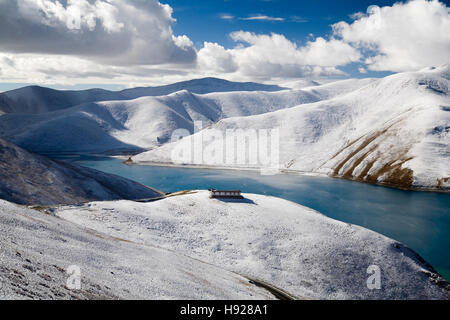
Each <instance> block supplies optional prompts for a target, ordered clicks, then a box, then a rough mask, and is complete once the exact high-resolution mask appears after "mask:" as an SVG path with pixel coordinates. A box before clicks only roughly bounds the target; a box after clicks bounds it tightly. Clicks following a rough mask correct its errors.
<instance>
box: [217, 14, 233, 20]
mask: <svg viewBox="0 0 450 320" xmlns="http://www.w3.org/2000/svg"><path fill="white" fill-rule="evenodd" d="M219 17H220V19H223V20H233V19H234V16H233V15H232V14H227V13H224V14H221V15H220V16H219Z"/></svg>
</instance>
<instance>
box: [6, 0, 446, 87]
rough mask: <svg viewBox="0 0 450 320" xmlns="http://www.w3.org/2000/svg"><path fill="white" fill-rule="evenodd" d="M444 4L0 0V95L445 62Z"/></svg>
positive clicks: (428, 0) (276, 78)
mask: <svg viewBox="0 0 450 320" xmlns="http://www.w3.org/2000/svg"><path fill="white" fill-rule="evenodd" d="M449 2H450V0H445V1H443V0H441V1H438V0H411V1H388V0H371V1H367V0H331V1H327V0H314V1H306V0H305V1H300V0H299V1H288V0H196V1H186V0H161V1H157V0H0V91H5V90H10V89H14V88H17V87H22V86H24V85H28V84H37V85H43V86H48V87H53V88H59V89H82V88H91V87H101V88H105V89H112V90H118V89H123V88H126V87H134V86H147V85H160V84H167V83H172V82H176V81H182V80H187V79H192V78H201V77H207V76H213V77H219V78H224V79H228V80H233V81H255V82H264V83H284V82H289V81H296V80H299V79H304V78H306V79H327V80H328V79H341V78H349V77H358V78H361V77H382V76H386V75H389V74H392V73H396V72H407V71H415V70H419V69H421V68H424V67H429V66H434V65H441V64H445V63H449V62H450V32H449V30H450V3H449Z"/></svg>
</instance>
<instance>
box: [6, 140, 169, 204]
mask: <svg viewBox="0 0 450 320" xmlns="http://www.w3.org/2000/svg"><path fill="white" fill-rule="evenodd" d="M161 195H162V194H161V193H160V192H158V191H156V190H153V189H151V188H149V187H146V186H144V185H141V184H139V183H137V182H134V181H131V180H128V179H124V178H122V177H119V176H115V175H112V174H107V173H104V172H100V171H97V170H93V169H89V168H83V167H78V166H74V165H71V164H68V163H63V162H56V161H53V160H50V159H48V158H46V157H43V156H40V155H37V154H32V153H30V152H28V151H25V150H23V149H21V148H19V147H17V146H15V145H13V144H11V143H9V142H7V141H4V140H2V139H0V199H5V200H8V201H12V202H15V203H20V204H33V205H51V204H63V203H64V204H75V203H80V202H87V201H93V200H115V199H149V198H157V197H161Z"/></svg>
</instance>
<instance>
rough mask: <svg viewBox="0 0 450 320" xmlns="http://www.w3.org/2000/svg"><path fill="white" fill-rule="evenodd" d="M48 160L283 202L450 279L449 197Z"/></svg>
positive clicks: (316, 180) (164, 187)
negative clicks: (394, 246) (370, 233)
mask: <svg viewBox="0 0 450 320" xmlns="http://www.w3.org/2000/svg"><path fill="white" fill-rule="evenodd" d="M53 158H56V159H58V160H65V161H69V162H72V163H76V164H78V165H82V166H86V167H90V168H93V169H97V170H101V171H104V172H109V173H113V174H116V175H119V176H123V177H126V178H128V179H132V180H135V181H138V182H140V183H143V184H146V185H148V186H151V187H153V188H156V189H158V190H161V191H164V192H174V191H178V190H186V189H210V188H216V189H240V190H242V191H243V192H245V193H259V194H265V195H270V196H276V197H280V198H284V199H287V200H290V201H293V202H296V203H299V204H301V205H304V206H307V207H310V208H313V209H315V210H317V211H320V212H321V213H323V214H325V215H327V216H328V217H330V218H333V219H337V220H340V221H344V222H348V223H352V224H356V225H360V226H363V227H366V228H368V229H371V230H374V231H377V232H379V233H381V234H384V235H386V236H388V237H390V238H393V239H395V240H398V241H400V242H403V243H404V244H406V245H407V246H409V247H410V248H412V249H414V250H415V251H416V252H418V253H419V254H420V255H421V256H422V257H423V258H425V260H427V261H428V262H429V263H431V264H432V265H433V266H434V267H435V269H436V270H438V271H439V272H440V273H441V274H442V275H443V276H445V277H446V278H447V279H450V194H444V193H433V192H413V191H403V190H397V189H392V188H387V187H380V186H374V185H369V184H363V183H358V182H352V181H347V180H341V179H332V178H326V177H309V176H299V175H287V174H280V175H273V176H263V175H260V174H259V172H251V171H232V170H209V169H190V168H176V167H159V166H137V165H133V166H127V165H124V164H123V163H122V160H120V159H116V158H110V157H98V156H87V155H66V156H62V155H58V156H53Z"/></svg>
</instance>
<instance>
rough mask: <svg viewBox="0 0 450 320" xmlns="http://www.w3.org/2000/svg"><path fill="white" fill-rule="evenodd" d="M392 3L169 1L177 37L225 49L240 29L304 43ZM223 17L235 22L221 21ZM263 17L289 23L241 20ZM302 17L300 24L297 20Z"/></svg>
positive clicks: (347, 0)
mask: <svg viewBox="0 0 450 320" xmlns="http://www.w3.org/2000/svg"><path fill="white" fill-rule="evenodd" d="M395 2H396V1H391V0H383V1H376V0H331V1H330V0H308V1H307V0H296V1H293V0H271V1H269V0H266V1H264V0H228V1H223V0H195V1H186V0H168V1H163V3H168V4H169V5H170V6H171V7H172V8H173V9H174V14H173V16H174V17H175V18H176V19H177V23H176V24H175V25H174V26H173V28H174V31H175V33H176V34H183V33H184V34H187V35H188V36H189V37H190V38H191V40H193V42H194V44H195V45H196V47H197V48H198V47H201V46H202V45H203V41H211V42H219V43H221V44H223V45H224V46H225V47H231V46H234V43H233V42H232V41H231V39H230V38H229V37H228V34H229V33H231V32H233V31H237V30H246V31H252V32H255V33H270V32H275V33H280V34H284V35H285V36H286V37H287V38H289V39H290V40H292V41H295V42H298V43H302V42H305V41H306V40H307V39H308V35H309V34H311V33H312V34H314V35H316V36H324V35H327V34H329V33H330V32H331V28H330V25H331V24H332V23H335V22H338V21H342V20H344V21H348V22H351V21H352V19H351V18H350V15H351V14H353V13H356V12H366V10H367V8H368V7H369V6H371V5H378V6H390V5H392V4H393V3H395ZM222 14H229V15H233V16H234V17H235V19H232V20H223V19H220V16H221V15H222ZM256 14H262V15H267V16H270V17H280V18H284V19H286V20H285V21H255V20H253V21H246V20H241V19H239V18H245V17H249V16H251V15H256ZM293 17H298V18H300V22H298V21H297V22H296V21H295V18H293Z"/></svg>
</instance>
